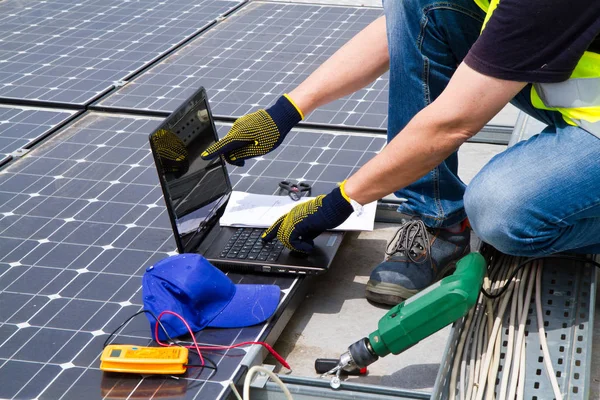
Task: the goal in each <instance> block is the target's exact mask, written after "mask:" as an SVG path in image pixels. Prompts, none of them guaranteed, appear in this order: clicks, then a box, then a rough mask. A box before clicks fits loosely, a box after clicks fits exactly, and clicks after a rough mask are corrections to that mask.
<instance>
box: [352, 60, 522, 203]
mask: <svg viewBox="0 0 600 400" xmlns="http://www.w3.org/2000/svg"><path fill="white" fill-rule="evenodd" d="M525 85H526V83H524V82H514V81H506V80H501V79H497V78H492V77H489V76H486V75H483V74H481V73H479V72H477V71H475V70H473V69H472V68H470V67H469V66H467V65H466V64H464V63H463V64H461V65H460V66H459V68H458V69H457V70H456V72H455V74H454V76H453V77H452V79H451V80H450V82H449V84H448V86H447V87H446V89H445V90H444V91H443V92H442V94H441V95H440V96H439V97H438V98H437V99H436V100H435V101H434V102H433V103H431V104H430V105H429V106H427V107H425V108H424V109H423V110H421V112H419V113H418V114H417V115H416V116H415V117H414V118H413V119H412V120H411V121H410V122H409V123H408V124H407V125H406V127H405V128H404V129H403V130H402V131H401V132H400V133H399V134H398V135H396V137H395V138H394V139H393V140H392V141H391V142H390V143H389V144H388V145H387V146H386V147H385V148H384V149H383V150H382V151H381V153H380V154H378V155H377V156H375V157H374V158H373V159H371V160H370V161H369V162H368V163H367V164H365V165H364V166H363V167H362V168H361V169H359V170H358V171H357V172H356V173H355V174H354V175H352V176H351V177H350V178H349V179H348V181H347V183H346V185H345V190H346V194H347V195H348V197H350V198H351V199H353V200H355V201H357V202H358V203H360V204H367V203H370V202H372V201H375V200H378V199H380V198H382V197H384V196H386V195H388V194H390V193H392V192H394V191H396V190H398V189H401V188H403V187H406V186H408V185H410V184H411V183H413V182H415V181H417V180H418V179H420V178H421V177H423V176H424V175H425V174H427V173H428V172H429V171H431V170H432V169H433V168H435V167H436V166H437V165H439V164H440V163H441V162H442V161H444V160H445V159H446V158H447V157H448V156H449V155H450V154H452V153H453V152H454V151H456V150H457V149H458V147H459V146H460V145H461V144H462V143H464V142H465V141H466V140H467V139H469V138H470V137H472V136H474V135H475V134H476V133H477V132H479V131H480V130H481V128H483V127H484V125H485V124H486V123H487V122H488V121H489V120H490V119H492V117H494V115H496V114H497V113H498V112H499V111H500V110H501V109H502V108H503V107H504V106H505V105H506V104H507V103H508V102H509V101H510V100H511V99H512V98H513V97H514V96H515V95H516V94H517V93H519V91H521V90H522V89H523V87H525ZM373 182H377V184H373Z"/></svg>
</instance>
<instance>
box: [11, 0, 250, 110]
mask: <svg viewBox="0 0 600 400" xmlns="http://www.w3.org/2000/svg"><path fill="white" fill-rule="evenodd" d="M241 3H243V1H239V0H236V1H233V0H197V1H194V2H189V1H187V0H145V1H143V2H140V1H133V0H123V1H122V0H105V1H97V0H77V1H70V0H42V1H37V0H36V1H34V0H5V1H2V2H0V98H3V99H19V100H36V101H46V102H54V103H68V104H75V105H85V104H87V103H89V102H90V101H91V100H93V99H95V98H96V97H97V96H98V95H100V94H102V93H104V92H106V91H107V90H108V89H110V88H111V87H112V86H113V84H114V83H115V82H116V81H119V80H122V79H125V78H126V77H128V76H129V75H131V74H132V73H134V72H135V71H137V70H139V69H140V68H141V67H143V66H145V65H148V64H149V63H150V62H152V61H154V60H155V59H156V58H157V57H158V56H161V55H162V54H163V53H165V52H166V51H168V50H170V49H171V48H173V47H174V46H176V45H178V44H180V43H181V42H182V41H183V40H185V39H187V38H189V37H190V36H192V35H194V34H196V33H197V32H199V31H200V30H202V29H203V28H204V27H206V26H207V25H208V24H209V23H211V22H213V21H214V20H215V19H216V18H218V17H219V16H221V15H223V14H224V13H227V12H229V11H231V10H232V9H234V8H235V7H237V6H239V5H240V4H241Z"/></svg>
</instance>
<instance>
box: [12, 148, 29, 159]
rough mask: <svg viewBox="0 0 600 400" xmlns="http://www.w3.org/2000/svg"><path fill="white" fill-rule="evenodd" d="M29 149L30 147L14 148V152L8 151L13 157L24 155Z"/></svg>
mask: <svg viewBox="0 0 600 400" xmlns="http://www.w3.org/2000/svg"><path fill="white" fill-rule="evenodd" d="M30 151H31V149H18V150H15V151H14V152H12V153H10V155H11V156H12V157H14V158H20V157H23V156H24V155H26V154H27V153H29V152H30Z"/></svg>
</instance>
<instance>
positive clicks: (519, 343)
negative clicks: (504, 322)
mask: <svg viewBox="0 0 600 400" xmlns="http://www.w3.org/2000/svg"><path fill="white" fill-rule="evenodd" d="M535 271H536V268H535V266H534V267H532V268H531V272H530V273H529V278H528V280H527V293H526V294H525V301H524V302H523V309H522V312H521V318H520V320H519V330H518V333H517V340H516V346H515V348H516V352H515V354H514V360H513V371H514V372H513V376H512V377H511V380H510V384H509V387H508V397H507V399H514V398H515V394H516V391H517V384H518V376H519V374H518V373H517V371H518V370H519V369H520V367H521V365H523V363H524V358H525V351H524V350H523V352H521V350H522V348H523V349H524V347H525V346H524V338H525V322H526V321H527V310H528V309H529V304H531V293H532V292H533V284H534V282H535Z"/></svg>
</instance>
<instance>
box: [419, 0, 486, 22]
mask: <svg viewBox="0 0 600 400" xmlns="http://www.w3.org/2000/svg"><path fill="white" fill-rule="evenodd" d="M444 8H445V9H448V10H452V11H457V12H460V13H462V14H464V15H466V16H468V17H472V18H473V19H476V20H477V21H480V22H481V23H482V24H483V21H484V18H480V16H479V15H478V14H476V13H474V12H472V11H471V10H469V9H467V8H463V7H461V6H458V5H456V4H454V3H451V2H439V3H434V4H429V5H428V6H426V7H424V8H423V10H422V11H423V14H424V15H425V16H426V15H427V14H428V13H429V11H432V10H439V9H444Z"/></svg>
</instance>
